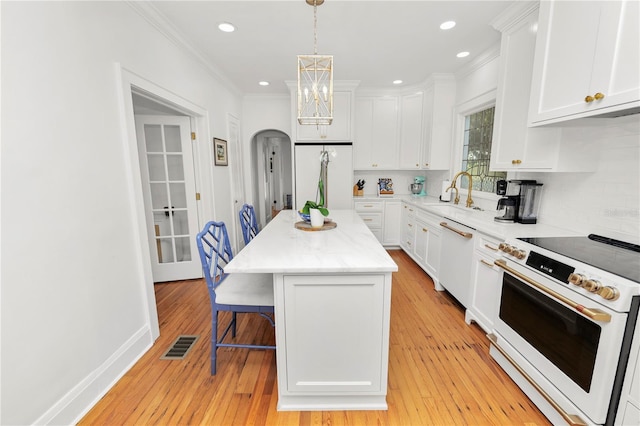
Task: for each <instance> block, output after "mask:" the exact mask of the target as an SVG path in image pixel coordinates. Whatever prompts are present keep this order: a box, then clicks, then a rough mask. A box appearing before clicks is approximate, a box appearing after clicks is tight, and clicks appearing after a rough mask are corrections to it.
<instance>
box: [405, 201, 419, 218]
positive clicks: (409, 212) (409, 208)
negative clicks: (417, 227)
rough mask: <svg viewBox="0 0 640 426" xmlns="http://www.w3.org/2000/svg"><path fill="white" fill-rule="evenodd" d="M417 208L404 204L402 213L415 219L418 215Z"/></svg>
mask: <svg viewBox="0 0 640 426" xmlns="http://www.w3.org/2000/svg"><path fill="white" fill-rule="evenodd" d="M416 210H417V209H416V208H415V207H413V206H412V205H409V204H404V203H403V204H402V212H403V213H406V214H407V215H408V216H409V217H414V216H415V215H416Z"/></svg>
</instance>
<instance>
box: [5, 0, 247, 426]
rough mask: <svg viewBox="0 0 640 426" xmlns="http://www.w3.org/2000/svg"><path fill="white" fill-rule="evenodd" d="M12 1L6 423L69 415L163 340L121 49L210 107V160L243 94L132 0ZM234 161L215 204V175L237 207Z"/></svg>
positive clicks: (152, 74) (203, 151)
mask: <svg viewBox="0 0 640 426" xmlns="http://www.w3.org/2000/svg"><path fill="white" fill-rule="evenodd" d="M1 7H2V13H1V19H2V22H1V30H2V37H1V40H2V50H1V51H2V164H1V166H2V168H1V172H2V191H1V194H2V222H1V225H2V247H1V248H2V270H1V280H2V300H1V315H2V317H1V324H2V330H1V333H2V349H1V369H2V370H1V372H2V380H1V382H2V385H1V386H2V387H1V407H0V408H1V413H0V423H2V424H31V423H35V422H38V423H56V424H70V423H73V422H75V421H76V420H78V418H77V417H78V416H80V415H81V414H82V413H83V412H84V410H86V409H87V408H88V407H89V406H90V405H91V404H92V403H93V402H94V400H95V399H96V398H98V397H99V396H100V395H99V393H100V392H101V391H104V390H106V389H107V388H108V387H109V386H110V385H111V384H112V382H113V381H114V380H115V379H116V378H117V377H118V376H119V375H120V374H122V373H124V371H125V370H126V369H127V367H128V366H129V365H130V364H131V363H132V362H134V361H135V359H136V357H137V356H139V355H140V354H141V353H142V352H143V351H144V350H145V348H146V347H147V346H148V345H150V344H151V343H152V342H151V340H150V331H149V321H148V314H147V308H146V294H145V286H147V285H148V284H149V283H148V282H145V273H144V270H145V267H144V264H145V262H148V260H147V259H144V258H143V257H142V256H141V254H140V253H141V246H140V244H147V243H146V242H145V241H144V238H142V241H139V240H138V237H139V233H138V229H137V222H136V220H135V214H134V211H135V209H136V208H137V207H139V205H138V206H137V205H136V204H137V201H136V199H135V196H134V191H133V190H132V185H135V184H136V179H138V178H139V177H138V176H131V175H128V173H129V172H130V166H129V165H128V160H129V157H128V153H127V152H126V149H125V146H126V145H125V144H124V143H123V137H124V136H123V135H125V132H124V131H123V127H122V126H123V121H122V117H121V107H122V105H121V102H120V101H119V99H118V96H119V93H120V91H121V88H120V87H119V86H118V81H117V79H116V66H115V63H117V62H118V63H121V64H122V66H123V67H124V68H126V69H128V70H130V71H132V72H134V73H136V74H138V75H139V76H142V77H144V78H145V79H148V80H149V81H152V82H154V83H155V84H156V85H158V86H161V87H163V88H165V89H166V90H168V91H170V92H171V93H174V94H176V96H180V97H182V98H184V99H187V100H188V101H190V102H191V103H193V104H195V105H198V106H199V107H201V108H202V109H203V110H205V111H207V112H208V113H207V115H206V117H204V118H205V121H207V126H208V130H209V134H204V135H200V141H199V144H200V145H199V147H198V148H199V152H200V156H201V157H200V159H199V163H200V165H201V166H202V167H203V169H207V168H208V167H210V166H209V165H210V164H211V163H212V162H211V161H210V158H211V157H210V145H211V143H210V141H211V137H213V136H216V137H225V138H226V129H227V126H226V114H227V113H231V114H234V115H236V116H238V117H239V116H240V112H241V111H240V99H239V98H238V97H237V96H235V95H234V94H233V93H231V92H230V91H229V90H227V89H225V87H223V85H222V84H219V83H218V82H216V80H215V79H214V78H213V76H212V73H211V72H210V71H207V70H206V69H205V67H203V66H202V65H201V64H200V63H199V62H197V61H195V60H194V59H192V57H190V56H189V55H188V54H187V53H185V52H184V50H183V49H181V48H180V47H179V46H177V45H175V44H174V43H173V42H170V41H169V40H168V39H167V38H166V37H164V36H163V35H161V34H160V33H159V32H158V31H157V30H156V29H154V28H153V27H152V26H151V25H150V24H149V23H148V22H147V21H146V20H144V19H142V18H141V16H140V15H139V14H138V13H137V12H136V11H135V10H134V9H133V8H132V7H131V6H129V5H128V4H127V3H124V2H90V3H89V2H40V3H33V2H2V3H1ZM207 126H205V128H206V127H207ZM228 169H229V168H228V167H216V168H215V170H213V172H211V170H204V171H205V172H206V173H204V176H205V178H204V179H203V180H204V182H203V186H204V188H205V189H206V190H207V191H205V193H203V201H202V203H204V206H203V209H202V210H203V211H204V212H205V215H211V214H212V212H213V210H214V203H213V198H212V194H211V188H212V187H213V184H212V181H213V182H215V195H216V203H215V212H216V215H217V217H218V218H221V219H222V220H232V218H234V217H235V214H234V212H232V211H231V197H230V194H229V190H228V188H229V182H230V179H229V176H228V172H229V170H228ZM207 176H209V178H207ZM211 177H212V178H213V179H211ZM201 219H203V218H201ZM204 219H207V218H206V217H205V218H204Z"/></svg>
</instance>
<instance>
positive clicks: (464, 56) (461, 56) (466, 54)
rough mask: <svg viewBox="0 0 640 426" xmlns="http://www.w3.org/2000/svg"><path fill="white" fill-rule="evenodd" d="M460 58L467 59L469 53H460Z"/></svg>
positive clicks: (458, 55)
mask: <svg viewBox="0 0 640 426" xmlns="http://www.w3.org/2000/svg"><path fill="white" fill-rule="evenodd" d="M456 56H457V57H458V58H466V57H467V56H469V52H460V53H458V54H457V55H456Z"/></svg>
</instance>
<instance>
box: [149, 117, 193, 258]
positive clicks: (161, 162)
mask: <svg viewBox="0 0 640 426" xmlns="http://www.w3.org/2000/svg"><path fill="white" fill-rule="evenodd" d="M144 131H145V141H146V148H147V165H148V174H149V186H150V193H151V208H152V210H153V219H154V226H155V234H156V242H157V244H156V251H157V257H158V262H159V263H173V262H187V261H191V246H190V240H189V235H190V232H189V222H188V220H187V210H186V208H187V194H186V186H185V182H184V163H183V161H184V158H183V155H182V140H181V139H180V126H174V125H145V127H144ZM185 235H186V237H185Z"/></svg>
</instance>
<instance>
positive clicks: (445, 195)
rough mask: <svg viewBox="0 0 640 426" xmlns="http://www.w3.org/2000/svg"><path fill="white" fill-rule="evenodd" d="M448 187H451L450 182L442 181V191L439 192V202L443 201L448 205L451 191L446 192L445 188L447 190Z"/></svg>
mask: <svg viewBox="0 0 640 426" xmlns="http://www.w3.org/2000/svg"><path fill="white" fill-rule="evenodd" d="M450 186H451V181H450V180H443V181H442V191H440V201H444V202H445V203H448V202H449V201H451V191H447V188H449V187H450Z"/></svg>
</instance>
